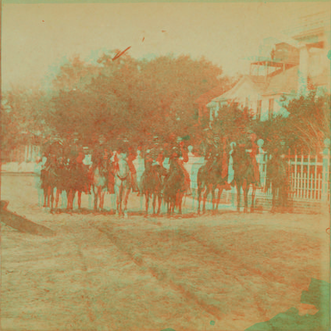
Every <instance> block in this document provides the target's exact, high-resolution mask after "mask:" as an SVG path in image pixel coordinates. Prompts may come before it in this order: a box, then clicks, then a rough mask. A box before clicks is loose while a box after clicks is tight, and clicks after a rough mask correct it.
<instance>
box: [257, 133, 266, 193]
mask: <svg viewBox="0 0 331 331" xmlns="http://www.w3.org/2000/svg"><path fill="white" fill-rule="evenodd" d="M263 144H264V140H263V139H259V140H258V141H257V145H258V146H259V154H258V155H257V157H256V161H257V163H258V165H259V171H260V185H261V186H262V187H264V186H265V184H266V183H265V178H266V172H267V164H266V162H265V159H264V155H265V154H266V152H265V151H264V150H263V148H262V146H263Z"/></svg>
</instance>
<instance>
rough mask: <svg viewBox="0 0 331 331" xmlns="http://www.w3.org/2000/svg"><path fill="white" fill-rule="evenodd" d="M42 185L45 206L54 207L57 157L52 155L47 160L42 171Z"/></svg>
mask: <svg viewBox="0 0 331 331" xmlns="http://www.w3.org/2000/svg"><path fill="white" fill-rule="evenodd" d="M40 179H41V187H42V189H43V191H44V207H50V208H51V210H52V209H53V203H54V188H55V187H56V179H57V176H56V158H55V156H50V157H49V159H48V160H47V161H46V164H45V168H44V169H42V170H41V173H40Z"/></svg>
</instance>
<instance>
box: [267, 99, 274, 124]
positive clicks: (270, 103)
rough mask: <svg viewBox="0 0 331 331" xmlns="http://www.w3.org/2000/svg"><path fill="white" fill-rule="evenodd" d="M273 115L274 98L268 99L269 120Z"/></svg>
mask: <svg viewBox="0 0 331 331" xmlns="http://www.w3.org/2000/svg"><path fill="white" fill-rule="evenodd" d="M273 116H274V99H269V111H268V118H269V120H271V119H272V118H273Z"/></svg>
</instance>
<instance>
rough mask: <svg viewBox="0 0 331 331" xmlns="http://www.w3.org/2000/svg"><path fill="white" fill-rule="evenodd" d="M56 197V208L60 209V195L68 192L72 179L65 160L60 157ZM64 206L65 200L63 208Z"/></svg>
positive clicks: (57, 168) (57, 167)
mask: <svg viewBox="0 0 331 331" xmlns="http://www.w3.org/2000/svg"><path fill="white" fill-rule="evenodd" d="M55 171H56V197H55V208H58V205H59V200H60V195H62V193H63V192H65V191H67V184H68V179H69V177H70V174H69V171H68V170H67V169H66V165H65V163H64V158H63V157H59V158H58V162H57V166H56V169H55ZM63 205H64V200H62V206H63Z"/></svg>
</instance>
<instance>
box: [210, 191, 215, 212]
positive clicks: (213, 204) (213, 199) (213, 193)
mask: <svg viewBox="0 0 331 331" xmlns="http://www.w3.org/2000/svg"><path fill="white" fill-rule="evenodd" d="M210 190H211V201H212V210H213V211H214V210H215V208H216V206H215V205H216V201H215V187H213V186H211V187H210Z"/></svg>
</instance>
